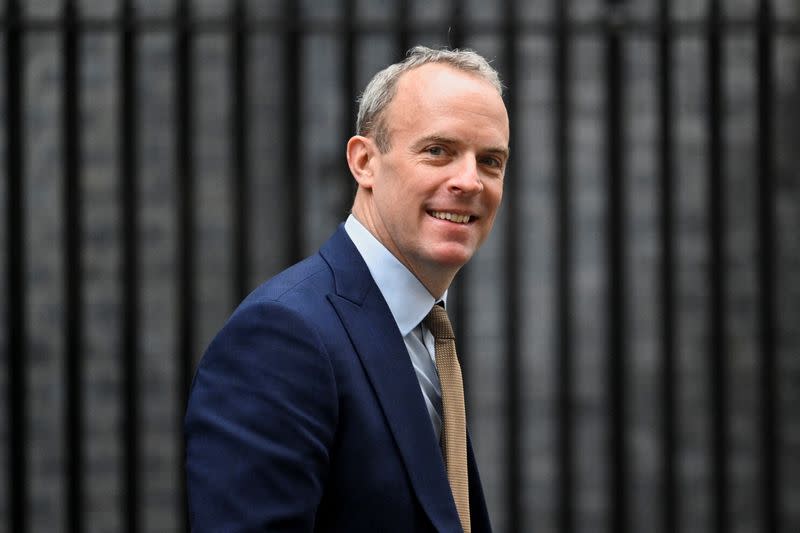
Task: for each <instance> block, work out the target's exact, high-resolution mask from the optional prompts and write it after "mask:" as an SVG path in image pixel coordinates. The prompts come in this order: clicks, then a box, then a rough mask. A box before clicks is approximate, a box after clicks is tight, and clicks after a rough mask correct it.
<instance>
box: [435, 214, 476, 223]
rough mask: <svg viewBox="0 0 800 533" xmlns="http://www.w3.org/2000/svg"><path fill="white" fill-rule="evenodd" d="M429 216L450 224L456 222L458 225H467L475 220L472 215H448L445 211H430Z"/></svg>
mask: <svg viewBox="0 0 800 533" xmlns="http://www.w3.org/2000/svg"><path fill="white" fill-rule="evenodd" d="M428 214H429V215H431V216H432V217H434V218H438V219H439V220H447V221H449V222H455V223H456V224H467V223H468V222H470V221H471V220H473V219H474V217H472V216H470V215H459V214H457V213H447V212H445V211H428Z"/></svg>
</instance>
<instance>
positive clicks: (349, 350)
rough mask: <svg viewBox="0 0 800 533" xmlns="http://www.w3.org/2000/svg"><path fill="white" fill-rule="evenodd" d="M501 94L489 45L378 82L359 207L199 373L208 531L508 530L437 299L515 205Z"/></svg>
mask: <svg viewBox="0 0 800 533" xmlns="http://www.w3.org/2000/svg"><path fill="white" fill-rule="evenodd" d="M501 92H502V86H501V85H500V81H499V79H498V77H497V73H496V72H495V71H494V70H493V69H492V68H491V67H490V66H489V65H488V63H487V62H486V61H485V60H484V59H483V58H482V57H480V56H479V55H477V54H475V53H474V52H470V51H449V50H431V49H428V48H424V47H416V48H414V49H412V50H411V51H410V52H409V55H408V57H407V58H406V59H405V60H404V61H403V62H401V63H399V64H395V65H391V66H389V67H387V68H386V69H385V70H383V71H381V72H379V73H378V74H377V75H376V76H375V77H374V78H373V80H372V81H371V82H370V83H369V85H368V86H367V88H366V89H365V91H364V93H363V95H362V97H361V100H360V108H359V113H358V123H357V131H358V134H357V135H355V136H354V137H352V138H351V139H350V140H349V142H348V143H347V162H348V165H349V167H350V171H351V172H352V174H353V177H354V178H355V180H356V182H357V183H358V190H357V192H356V197H355V201H354V203H353V209H352V215H351V216H350V217H349V218H348V219H347V221H346V222H345V223H344V224H343V225H342V226H341V227H340V228H339V229H338V231H337V232H336V233H335V234H334V235H333V237H331V239H330V240H329V241H328V242H327V243H325V244H324V245H323V246H322V248H321V249H320V251H319V252H318V253H317V254H316V255H314V256H312V257H310V258H308V259H306V260H304V261H303V262H301V263H298V264H297V265H294V266H293V267H291V268H289V269H288V270H286V271H284V272H282V273H281V274H279V275H278V276H276V277H275V278H273V279H271V280H270V281H268V282H266V283H265V284H264V285H262V286H261V287H259V288H258V289H256V291H255V292H253V293H252V294H251V295H250V296H249V297H248V298H247V299H246V300H245V301H244V302H243V303H242V304H241V305H240V307H239V308H238V309H237V310H236V311H235V312H234V314H233V316H232V317H231V318H230V320H229V321H228V323H227V324H226V325H225V327H224V328H223V329H222V331H221V332H220V333H219V335H218V336H217V337H216V338H215V339H214V341H213V342H212V343H211V345H210V346H209V348H208V351H207V352H206V354H205V355H204V357H203V360H202V362H201V363H200V366H199V368H198V371H197V375H196V376H195V381H194V384H193V389H192V393H191V396H190V399H189V406H188V410H187V414H186V427H185V431H186V441H187V442H186V446H187V448H186V454H187V455H186V461H187V474H188V488H189V505H190V516H191V520H192V528H193V530H194V531H197V532H204V531H209V532H211V531H213V532H234V531H236V532H245V531H270V532H274V531H282V532H284V531H285V532H299V531H309V532H310V531H317V532H334V531H335V532H346V533H358V532H364V533H367V532H369V533H375V532H397V533H413V532H428V531H430V532H433V531H439V532H458V531H473V532H484V531H490V529H491V528H490V524H489V518H488V515H487V512H486V504H485V502H484V498H483V492H482V489H481V485H480V480H479V478H478V471H477V468H476V465H475V460H474V456H473V454H472V450H471V447H470V446H469V444H468V442H467V439H466V431H465V429H464V423H463V417H464V414H463V396H459V395H461V394H462V391H461V390H460V386H461V376H460V369H458V364H457V360H456V359H455V351H454V349H452V350H451V348H453V347H454V345H453V344H452V339H450V338H449V337H452V335H449V334H448V333H447V331H445V330H449V325H448V326H442V324H444V323H446V313H444V311H443V310H442V309H441V307H440V306H439V305H435V304H437V303H440V304H443V303H444V300H445V298H446V292H447V288H448V287H449V285H450V283H451V282H452V280H453V277H454V276H455V275H456V273H457V272H458V270H459V269H460V268H461V266H463V265H464V264H465V263H466V262H467V261H469V259H470V258H471V257H472V255H473V254H474V253H475V251H476V250H477V249H478V247H480V245H481V244H482V243H483V242H484V240H485V239H486V237H487V236H488V234H489V231H490V230H491V228H492V224H493V222H494V218H495V214H496V212H497V209H498V206H499V204H500V199H501V196H502V191H503V175H504V171H505V166H506V162H507V160H508V140H509V139H508V137H509V128H508V116H507V114H506V109H505V106H504V104H503V100H502V97H501ZM429 313H430V315H431V317H434V316H435V317H436V319H435V320H436V321H433V322H431V321H429V320H434V319H433V318H430V319H429V318H426V317H427V316H428V315H429ZM442 315H445V318H442ZM442 321H444V322H442ZM440 326H441V327H440ZM443 331H445V333H442V332H443ZM444 361H449V363H444ZM437 367H438V368H437ZM454 368H455V370H454ZM437 370H438V371H437ZM440 374H441V379H440ZM442 396H444V398H445V400H444V401H442ZM459 443H460V444H459Z"/></svg>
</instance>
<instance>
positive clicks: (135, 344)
mask: <svg viewBox="0 0 800 533" xmlns="http://www.w3.org/2000/svg"><path fill="white" fill-rule="evenodd" d="M135 16H136V12H135V7H134V4H133V0H125V2H124V3H123V5H122V13H121V21H122V34H121V39H120V44H119V53H120V56H119V63H120V66H119V76H120V79H119V87H120V104H119V122H120V136H119V153H120V180H121V184H120V205H121V206H122V264H121V265H120V268H121V271H122V272H121V275H122V280H121V281H122V323H121V327H122V335H121V336H120V341H121V346H120V354H121V356H122V369H123V370H122V376H121V378H122V395H123V397H122V406H123V407H122V419H123V423H122V433H121V436H122V450H123V464H122V477H123V491H122V505H121V507H122V510H123V520H122V523H123V530H124V531H125V532H126V533H137V532H138V531H139V476H138V472H139V457H140V439H139V427H138V420H139V404H138V401H137V398H138V394H137V392H138V390H139V365H138V364H137V363H138V359H139V356H140V343H139V333H140V332H139V329H140V328H139V283H140V275H139V247H138V231H137V230H138V226H139V191H138V189H137V186H136V180H137V178H138V176H139V165H138V159H137V156H136V154H137V149H138V146H139V135H138V132H139V130H138V127H139V123H138V120H137V116H138V115H137V113H138V98H137V93H136V65H137V53H136V20H135Z"/></svg>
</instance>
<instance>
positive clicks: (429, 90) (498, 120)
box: [387, 63, 508, 144]
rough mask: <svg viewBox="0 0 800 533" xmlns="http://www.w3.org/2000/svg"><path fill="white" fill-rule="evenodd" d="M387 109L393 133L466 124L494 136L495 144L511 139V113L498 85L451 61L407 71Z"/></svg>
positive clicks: (390, 128)
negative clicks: (506, 106) (509, 129)
mask: <svg viewBox="0 0 800 533" xmlns="http://www.w3.org/2000/svg"><path fill="white" fill-rule="evenodd" d="M387 111H388V113H387V115H388V116H387V118H388V126H389V128H388V129H389V130H390V132H392V133H393V132H396V131H398V130H406V131H409V130H413V131H414V132H415V133H419V134H424V133H423V132H424V131H428V130H432V129H435V128H436V126H437V124H438V125H440V126H446V127H448V128H449V127H456V126H458V125H462V126H464V127H465V128H467V129H470V130H473V131H474V133H476V134H477V133H478V131H482V132H483V133H484V134H486V135H485V136H491V137H492V138H493V139H492V143H493V144H497V143H505V144H507V142H508V115H507V114H506V108H505V104H504V103H503V99H502V97H501V96H500V91H498V89H497V87H495V86H494V85H493V84H492V83H491V82H489V81H488V80H486V79H484V78H482V77H481V76H480V75H478V74H477V73H472V72H466V71H463V70H459V69H457V68H455V67H453V66H450V65H448V64H443V63H428V64H425V65H422V66H420V67H417V68H415V69H413V70H410V71H408V72H406V73H405V74H403V76H401V77H400V79H399V80H398V83H397V92H396V94H395V97H394V99H393V100H392V102H391V103H390V105H389V106H388V109H387ZM429 133H431V132H429ZM480 136H482V137H483V136H484V135H480Z"/></svg>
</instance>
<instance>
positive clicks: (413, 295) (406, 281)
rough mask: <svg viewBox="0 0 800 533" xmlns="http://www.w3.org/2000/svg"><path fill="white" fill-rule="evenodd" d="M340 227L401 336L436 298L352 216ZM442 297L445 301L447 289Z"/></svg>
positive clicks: (420, 317) (418, 320) (424, 315)
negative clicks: (384, 302)
mask: <svg viewBox="0 0 800 533" xmlns="http://www.w3.org/2000/svg"><path fill="white" fill-rule="evenodd" d="M344 229H345V231H346V232H347V235H348V236H349V237H350V240H352V241H353V244H355V246H356V248H357V249H358V252H359V253H360V254H361V257H362V258H364V262H365V263H366V264H367V268H368V269H369V272H370V274H372V279H373V280H375V284H376V285H377V286H378V289H379V290H380V291H381V294H382V295H383V299H384V300H386V303H387V304H388V305H389V310H390V311H391V312H392V316H393V317H394V321H395V322H396V323H397V327H398V328H399V329H400V334H401V335H402V336H404V337H405V336H406V335H408V334H409V333H410V332H411V330H413V329H414V328H415V327H417V326H418V325H419V323H420V322H422V319H424V318H425V317H426V316H427V315H428V313H429V312H430V310H431V308H432V307H433V304H435V303H436V302H437V300H436V299H434V297H433V296H431V293H430V292H428V289H426V288H425V286H424V285H423V284H422V283H421V282H420V281H419V280H418V279H417V278H416V277H415V276H414V274H412V273H411V271H410V270H408V269H407V268H406V266H405V265H404V264H403V263H401V262H400V261H399V260H398V259H397V258H396V257H395V256H394V255H392V253H391V252H390V251H389V250H387V249H386V247H385V246H384V245H383V244H381V242H380V241H379V240H378V239H376V238H375V236H374V235H372V233H370V232H369V230H367V228H365V227H364V226H363V224H361V222H359V221H358V219H356V217H354V216H353V215H350V216H349V217H347V220H346V221H345V223H344ZM442 301H443V302H445V303H446V302H447V291H445V293H444V295H443V296H442Z"/></svg>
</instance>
